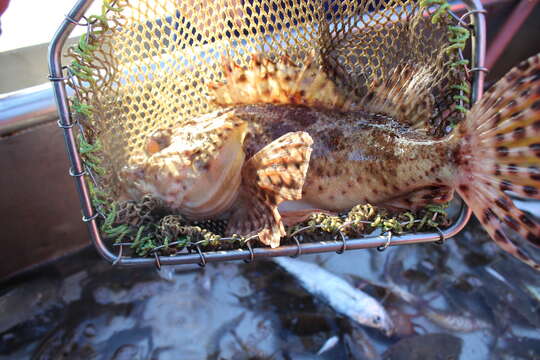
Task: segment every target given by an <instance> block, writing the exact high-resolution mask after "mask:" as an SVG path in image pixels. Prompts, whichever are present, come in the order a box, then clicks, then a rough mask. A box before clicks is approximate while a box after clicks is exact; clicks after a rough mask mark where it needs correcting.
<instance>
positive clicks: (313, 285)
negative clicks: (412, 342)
mask: <svg viewBox="0 0 540 360" xmlns="http://www.w3.org/2000/svg"><path fill="white" fill-rule="evenodd" d="M273 260H274V261H275V262H276V263H277V264H278V265H279V266H281V267H282V268H283V269H285V270H286V271H287V272H288V273H289V274H291V275H292V276H293V277H295V278H296V279H297V280H298V282H299V283H300V285H301V286H302V287H303V288H304V289H305V290H306V291H307V292H309V293H310V294H312V295H313V296H315V297H317V298H319V299H320V300H322V301H324V302H325V303H327V304H328V305H329V306H330V307H331V308H332V309H334V310H335V311H336V312H337V313H340V314H342V315H344V316H346V317H347V318H349V319H351V320H352V321H354V322H355V323H356V324H360V325H363V326H368V327H371V328H375V329H378V330H380V331H382V332H383V333H384V334H386V335H387V336H391V335H392V333H393V329H394V324H393V322H392V319H391V318H390V316H389V315H388V313H387V312H386V310H385V309H384V307H383V306H382V305H381V304H380V303H379V302H378V301H377V300H376V299H374V298H373V297H371V296H369V295H368V294H366V293H364V292H362V291H360V290H358V289H356V288H354V287H352V286H351V285H350V284H349V283H348V282H347V281H345V280H343V279H342V278H340V277H338V276H336V275H334V274H332V273H330V272H329V271H327V270H325V269H323V268H322V267H320V266H318V265H316V264H314V263H309V262H305V261H301V260H295V259H291V258H285V257H280V258H274V259H273Z"/></svg>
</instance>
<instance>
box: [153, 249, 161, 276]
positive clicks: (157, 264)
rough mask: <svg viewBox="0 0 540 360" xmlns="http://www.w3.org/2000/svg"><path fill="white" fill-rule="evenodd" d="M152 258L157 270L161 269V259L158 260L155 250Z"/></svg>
mask: <svg viewBox="0 0 540 360" xmlns="http://www.w3.org/2000/svg"><path fill="white" fill-rule="evenodd" d="M154 259H155V264H156V269H157V271H161V261H159V255H158V253H157V251H154Z"/></svg>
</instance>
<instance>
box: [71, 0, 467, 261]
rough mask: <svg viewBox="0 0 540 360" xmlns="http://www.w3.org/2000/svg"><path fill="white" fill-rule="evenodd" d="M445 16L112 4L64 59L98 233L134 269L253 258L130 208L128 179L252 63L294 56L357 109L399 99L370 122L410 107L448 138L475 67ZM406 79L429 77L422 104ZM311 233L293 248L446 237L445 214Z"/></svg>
mask: <svg viewBox="0 0 540 360" xmlns="http://www.w3.org/2000/svg"><path fill="white" fill-rule="evenodd" d="M447 8H448V4H447V3H446V2H445V1H440V0H424V1H420V2H418V1H399V0H387V1H366V0H362V1H321V2H312V1H270V0H260V1H253V0H228V1H227V0H221V1H198V2H197V1H189V2H187V1H172V0H171V1H167V0H155V1H149V0H141V1H135V0H131V1H127V0H118V1H107V0H104V1H103V11H102V13H101V14H98V15H95V16H90V17H88V18H87V20H88V23H89V24H90V26H89V31H88V33H87V34H86V35H83V36H82V37H81V39H80V41H79V43H78V44H76V45H75V46H74V47H72V48H70V49H69V50H68V55H69V56H71V58H72V59H73V61H72V62H71V64H70V66H69V71H70V74H71V75H72V76H71V77H70V85H71V86H72V87H73V88H74V89H75V91H76V95H75V96H74V97H73V98H72V99H71V107H72V110H73V111H74V113H75V117H76V118H77V119H78V122H79V124H80V125H81V130H82V131H81V134H80V136H79V139H78V140H79V147H80V153H81V155H82V158H83V160H84V162H85V166H86V168H87V170H88V172H89V173H90V174H91V175H92V176H91V177H92V181H90V182H89V186H90V191H91V194H92V199H93V203H94V206H95V207H96V209H97V211H98V212H99V213H100V214H102V215H103V216H102V218H100V222H101V230H102V232H103V233H104V235H105V236H107V237H109V238H112V239H115V241H116V242H117V243H127V244H130V245H131V247H132V248H134V250H135V253H137V254H138V255H148V254H150V253H151V252H153V251H159V253H160V254H175V253H177V252H178V251H180V250H181V249H183V248H184V247H186V246H187V247H188V248H189V247H191V248H192V249H193V248H194V247H195V246H197V247H199V246H200V247H202V248H203V249H204V248H205V247H210V248H211V249H217V248H221V249H227V248H238V247H239V246H243V245H245V244H246V240H249V239H250V237H246V236H237V235H233V236H229V237H225V236H224V229H225V227H226V221H223V220H219V221H188V220H186V219H185V218H183V217H182V216H180V215H178V214H174V213H171V212H170V211H167V209H163V207H162V206H161V204H159V202H158V201H156V200H155V199H152V198H151V197H148V196H146V197H143V198H140V199H137V200H136V201H134V200H128V199H126V198H125V196H124V194H123V187H124V184H123V180H124V179H123V178H122V176H121V170H122V169H123V168H125V166H126V165H127V164H128V163H129V161H130V159H131V158H133V157H135V156H137V154H139V153H140V152H141V151H143V150H144V149H145V146H147V141H148V138H149V136H150V135H151V134H153V133H155V131H157V130H160V129H164V128H173V127H179V126H182V124H186V126H188V125H189V122H190V121H192V119H194V118H196V117H198V116H201V115H204V114H207V113H210V112H212V111H215V110H217V109H219V106H218V105H217V104H216V102H215V101H213V99H212V98H211V97H210V96H208V95H209V84H211V83H213V84H215V83H220V82H222V81H224V79H225V78H226V76H227V71H226V70H224V64H229V63H232V64H235V66H239V67H245V66H248V65H249V64H250V63H251V62H253V60H254V54H264V57H265V58H267V59H269V60H270V61H276V62H277V61H279V59H281V58H283V56H286V57H287V61H289V62H291V63H292V64H295V65H296V66H298V67H299V68H301V67H302V66H304V65H306V62H308V61H309V62H310V63H314V64H315V65H316V66H317V67H319V68H320V69H322V70H323V71H324V72H325V73H326V76H328V78H329V79H330V81H332V82H333V83H334V84H336V88H337V89H338V90H339V91H340V92H342V93H346V94H347V96H348V97H349V99H351V101H352V102H358V103H360V102H361V101H362V99H366V98H367V99H369V98H370V96H371V95H372V94H373V93H379V94H381V93H384V92H385V91H388V93H389V94H391V95H392V96H395V97H396V98H397V97H400V96H401V97H402V98H401V99H399V100H397V99H394V98H392V97H391V96H390V95H389V96H388V98H386V99H380V101H379V102H374V105H373V106H374V107H375V108H376V107H378V108H379V109H389V108H392V107H393V105H395V103H398V104H399V103H403V101H407V100H409V101H413V102H414V101H416V103H415V104H416V106H410V107H408V108H407V109H402V110H403V111H404V112H406V114H407V115H408V118H410V119H416V118H417V117H420V116H416V115H418V113H420V112H421V113H422V114H427V116H424V117H427V119H428V120H427V121H426V120H425V119H424V121H423V124H422V125H421V127H422V128H425V129H426V130H427V133H428V134H429V135H430V136H433V137H435V138H437V137H441V136H443V135H444V134H445V133H446V132H447V131H448V128H449V127H450V126H453V125H455V124H457V123H459V122H460V121H461V120H462V119H463V118H464V114H465V113H466V112H467V111H468V107H469V106H468V103H469V92H470V91H469V89H470V85H469V80H468V76H467V71H466V66H467V60H463V59H462V57H460V53H459V51H460V50H463V48H464V47H465V42H466V41H467V39H468V37H469V32H468V30H467V29H465V28H463V27H460V26H455V20H454V19H451V18H450V16H449V15H448V13H447ZM409 67H414V68H415V69H423V71H425V72H426V73H428V74H429V82H428V83H426V82H424V85H423V88H422V91H423V92H422V94H423V95H425V97H424V99H422V100H423V101H418V99H416V100H415V99H411V98H407V96H408V95H407V92H406V91H404V92H402V93H400V92H396V89H398V85H400V84H397V83H396V82H400V81H404V80H403V79H406V78H407V77H408V76H409V75H410V74H408V70H407V69H408V68H409ZM392 91H393V92H392ZM393 100H395V103H393ZM396 111H400V110H399V109H398V110H396ZM408 125H414V124H408ZM304 220H305V221H304V222H303V223H300V224H297V225H296V226H291V227H288V228H287V230H286V231H287V234H288V235H291V234H298V233H300V232H302V234H304V235H305V236H304V237H303V238H302V241H313V240H320V239H323V238H324V236H334V235H335V234H336V232H341V233H343V234H351V235H352V234H354V235H359V234H366V233H370V232H372V231H373V230H374V229H382V230H383V231H388V230H391V231H393V232H394V233H405V232H414V231H421V230H425V229H428V228H430V229H434V228H438V227H444V226H445V225H448V219H447V218H446V214H445V210H444V205H442V206H441V205H433V206H428V207H426V208H425V209H421V210H417V211H414V212H404V211H401V212H397V213H390V212H388V211H386V210H383V209H377V208H376V207H373V206H371V205H359V206H357V207H355V208H353V210H352V211H350V212H349V213H341V214H338V215H336V214H325V213H319V214H316V215H314V216H312V217H310V218H308V219H304ZM299 231H300V232H299ZM324 234H326V235H324ZM251 238H252V237H251ZM283 241H285V242H292V241H293V240H292V237H290V238H288V239H285V240H283ZM283 241H282V242H283ZM294 241H297V240H296V239H294Z"/></svg>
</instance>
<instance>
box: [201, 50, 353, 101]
mask: <svg viewBox="0 0 540 360" xmlns="http://www.w3.org/2000/svg"><path fill="white" fill-rule="evenodd" d="M223 69H224V74H225V82H221V83H213V84H210V85H209V86H208V87H209V89H210V91H211V95H212V101H213V102H214V103H215V104H217V105H220V106H235V105H252V104H265V103H266V104H296V105H305V106H312V107H320V108H326V109H339V110H348V109H349V107H350V102H349V100H348V98H347V96H345V95H344V94H342V93H341V92H340V91H339V88H338V87H337V86H336V84H335V83H334V82H333V81H332V80H331V79H330V78H329V77H328V74H327V73H326V72H325V71H324V70H322V68H321V67H320V66H318V65H317V64H316V62H315V57H314V55H310V56H308V58H307V59H306V60H305V61H304V65H303V66H298V65H296V64H294V63H293V62H292V61H291V60H290V59H289V58H288V57H286V56H282V57H281V58H280V59H279V60H278V61H272V60H269V59H268V58H266V57H264V56H262V55H260V54H253V55H252V56H251V62H250V64H249V66H248V67H247V68H243V67H240V66H239V65H237V64H236V63H235V62H233V61H232V60H230V59H228V60H227V61H226V62H225V64H224V66H223Z"/></svg>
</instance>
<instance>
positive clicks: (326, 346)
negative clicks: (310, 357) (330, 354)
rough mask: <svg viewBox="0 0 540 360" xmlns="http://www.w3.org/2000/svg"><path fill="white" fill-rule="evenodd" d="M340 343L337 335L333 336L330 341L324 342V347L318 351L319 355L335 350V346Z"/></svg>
mask: <svg viewBox="0 0 540 360" xmlns="http://www.w3.org/2000/svg"><path fill="white" fill-rule="evenodd" d="M338 342H339V337H337V336H335V335H334V336H332V337H331V338H329V339H328V340H326V341H325V342H324V344H323V346H321V348H320V349H319V351H317V355H321V354H323V353H325V352H327V351H329V350H331V349H333V348H334V346H336V345H337V343H338Z"/></svg>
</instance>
